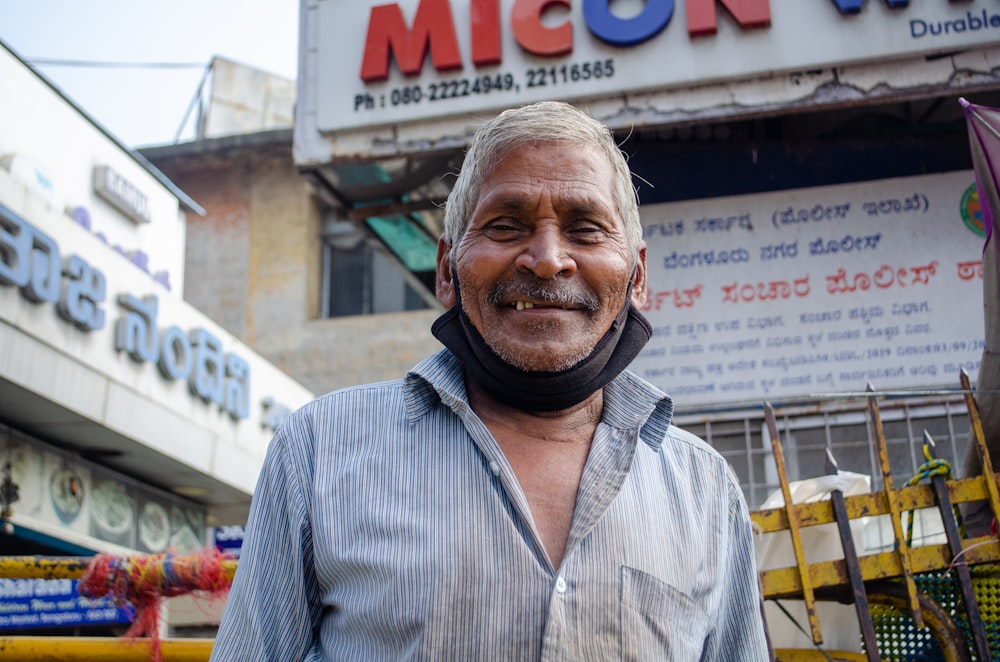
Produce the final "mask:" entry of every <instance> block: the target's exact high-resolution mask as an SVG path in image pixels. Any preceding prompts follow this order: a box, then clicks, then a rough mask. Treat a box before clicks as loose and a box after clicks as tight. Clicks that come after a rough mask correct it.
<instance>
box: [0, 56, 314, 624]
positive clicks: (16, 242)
mask: <svg viewBox="0 0 1000 662" xmlns="http://www.w3.org/2000/svg"><path fill="white" fill-rule="evenodd" d="M0 91H2V93H3V98H4V99H6V101H5V103H4V104H3V108H2V109H0V440H2V444H0V454H2V457H3V462H2V475H0V501H2V502H3V503H2V513H0V518H2V525H3V528H2V532H0V550H2V553H4V554H80V555H89V554H93V553H95V552H112V553H120V554H127V553H135V552H145V553H157V552H164V551H167V550H170V551H174V552H179V553H182V552H193V551H200V550H201V549H203V548H204V547H205V546H207V545H209V544H211V536H210V532H211V530H212V529H213V528H215V527H219V526H224V525H241V524H243V522H244V521H245V518H246V514H247V511H248V508H249V502H250V495H251V493H252V491H253V488H254V485H255V483H256V476H257V473H258V471H259V468H260V465H261V463H262V461H263V456H264V452H265V450H266V447H267V443H268V441H269V440H270V437H271V435H272V433H273V430H274V427H275V426H276V425H277V424H278V422H279V421H280V420H281V418H282V417H283V416H284V415H286V414H287V412H288V411H290V410H291V409H292V408H295V407H298V406H300V405H301V404H303V403H305V402H307V401H308V400H309V399H311V398H312V397H313V393H312V392H311V391H309V390H308V389H306V388H305V387H304V386H302V385H301V384H299V383H298V382H296V381H295V380H293V379H292V378H291V377H289V376H287V375H286V374H285V373H283V372H281V371H280V370H278V369H277V368H276V367H275V366H274V365H273V364H271V363H269V362H268V361H266V360H265V359H263V358H262V357H261V356H260V355H259V354H257V353H255V352H254V351H253V350H252V349H251V348H250V347H249V346H248V345H246V344H245V343H242V342H241V341H240V340H239V339H238V338H237V337H236V336H234V335H233V334H231V333H229V332H227V331H226V330H225V329H224V328H223V327H222V326H220V325H219V324H217V323H216V322H214V321H213V320H212V319H210V318H209V317H208V316H206V315H205V314H204V313H203V312H201V311H199V310H198V309H197V308H196V307H194V306H192V305H191V304H190V303H188V302H186V301H184V300H183V298H182V297H181V293H182V292H183V290H184V288H185V281H186V279H187V276H186V273H185V266H184V250H185V218H186V217H188V216H193V217H197V216H198V215H199V214H202V213H204V211H203V209H202V208H201V207H200V205H198V204H197V203H196V202H195V201H194V200H193V199H192V198H190V197H189V196H188V195H187V194H186V193H184V192H183V191H182V190H181V189H179V188H178V187H177V186H176V185H174V184H173V183H172V182H170V181H169V180H168V179H167V178H166V177H165V176H164V175H163V174H162V173H160V172H159V171H158V170H156V169H155V168H154V167H153V166H152V165H151V164H149V162H148V161H146V160H145V159H144V158H143V157H141V156H140V155H139V154H137V153H135V152H132V151H130V150H128V149H126V148H125V147H124V146H123V145H121V144H120V143H119V142H118V141H117V140H116V139H115V138H114V137H113V136H111V135H110V134H109V133H108V132H106V131H105V130H104V129H103V128H102V127H100V126H99V125H97V124H96V123H95V122H94V121H93V120H92V119H90V118H89V117H88V116H87V115H86V114H85V113H83V112H82V111H81V110H80V109H79V108H77V107H76V106H75V105H74V104H73V103H72V101H71V100H69V99H68V98H66V97H64V96H63V95H62V94H61V93H60V92H59V90H58V89H57V88H55V87H54V86H52V85H51V84H50V83H49V82H48V81H47V80H46V79H45V78H44V77H42V76H40V75H38V74H37V73H36V72H34V71H33V70H31V69H30V68H29V67H28V66H27V65H26V64H25V63H24V61H23V60H21V58H20V57H19V56H17V55H16V54H15V53H13V52H12V51H10V50H8V49H7V48H6V47H5V46H4V45H3V44H0ZM0 584H2V586H0V593H2V603H3V610H2V613H0V630H3V631H11V630H30V631H32V632H39V631H42V632H44V631H49V632H63V633H65V632H68V631H81V630H83V631H87V632H93V631H94V628H95V627H98V628H99V627H102V626H110V625H112V624H114V623H120V622H122V621H121V619H122V615H121V614H119V613H117V611H118V610H116V609H110V610H109V609H108V608H107V605H96V606H95V605H93V604H90V603H85V601H83V602H81V601H78V598H77V597H75V595H76V594H75V587H73V586H71V585H70V583H69V582H62V583H58V585H57V586H53V585H52V584H47V583H45V582H33V581H30V580H0ZM202 620H204V615H202Z"/></svg>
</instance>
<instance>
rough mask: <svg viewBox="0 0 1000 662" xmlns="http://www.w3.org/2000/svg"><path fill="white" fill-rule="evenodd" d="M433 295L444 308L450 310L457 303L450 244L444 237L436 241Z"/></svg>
mask: <svg viewBox="0 0 1000 662" xmlns="http://www.w3.org/2000/svg"><path fill="white" fill-rule="evenodd" d="M434 294H435V295H437V300H438V301H440V302H441V305H442V306H444V307H445V308H451V307H452V306H454V305H455V302H456V301H457V299H456V297H455V281H454V279H453V278H452V274H451V243H450V242H448V240H447V239H445V238H444V237H441V238H440V239H438V252H437V271H436V273H435V278H434Z"/></svg>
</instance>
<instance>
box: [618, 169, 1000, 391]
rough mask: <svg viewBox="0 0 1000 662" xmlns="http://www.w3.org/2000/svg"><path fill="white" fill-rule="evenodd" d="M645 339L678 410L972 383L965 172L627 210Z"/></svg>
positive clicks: (977, 275) (655, 374)
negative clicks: (637, 220) (640, 251)
mask: <svg viewBox="0 0 1000 662" xmlns="http://www.w3.org/2000/svg"><path fill="white" fill-rule="evenodd" d="M640 215H641V217H642V222H643V231H644V235H645V240H646V243H647V264H648V280H649V290H648V299H647V301H646V304H645V308H644V311H643V312H644V314H645V315H646V316H647V317H648V318H649V320H650V322H651V323H652V326H653V337H652V340H651V341H650V343H649V344H648V345H647V346H646V348H645V349H644V350H643V351H642V353H641V354H640V355H639V357H638V358H637V359H636V360H635V362H634V363H633V364H632V368H633V369H634V370H635V371H637V372H638V373H639V374H640V375H641V376H643V377H645V378H646V379H648V380H650V381H652V382H653V383H655V384H657V385H658V386H660V387H661V388H663V389H664V390H665V391H667V392H669V393H670V394H671V395H672V396H674V398H675V400H677V401H678V403H683V406H684V407H685V408H690V406H691V405H699V404H700V405H709V404H711V405H719V404H723V403H734V402H739V401H747V402H756V403H759V402H760V401H761V399H770V400H780V399H783V398H784V399H795V398H802V397H806V396H817V395H818V396H823V395H831V394H836V393H840V394H843V393H850V392H862V391H864V390H865V388H866V387H867V385H868V384H869V383H870V384H872V385H873V386H874V387H875V388H877V389H879V390H892V389H904V388H905V389H912V388H915V387H951V388H956V387H957V386H958V383H959V371H960V370H962V369H965V370H967V371H968V372H969V373H970V374H971V376H972V377H973V379H975V376H976V374H977V372H978V369H979V364H980V359H981V356H982V350H983V346H984V327H983V306H982V289H983V283H982V279H983V262H982V246H983V236H984V233H983V226H982V218H981V215H980V213H979V201H978V196H977V194H976V189H975V179H974V176H973V173H972V171H971V170H969V171H959V172H950V173H944V174H935V175H924V176H919V177H907V178H899V179H889V180H880V181H870V182H858V183H853V184H844V185H836V186H824V187H818V188H805V189H798V190H790V191H778V192H773V193H763V194H756V195H745V196H736V197H728V198H717V199H707V200H697V201H689V202H678V203H669V204H658V205H648V206H643V207H642V208H641V209H640Z"/></svg>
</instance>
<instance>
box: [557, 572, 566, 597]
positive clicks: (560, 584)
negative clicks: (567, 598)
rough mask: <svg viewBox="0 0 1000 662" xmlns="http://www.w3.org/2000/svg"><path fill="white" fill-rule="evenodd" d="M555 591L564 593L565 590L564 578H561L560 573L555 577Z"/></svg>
mask: <svg viewBox="0 0 1000 662" xmlns="http://www.w3.org/2000/svg"><path fill="white" fill-rule="evenodd" d="M556 592H557V593H565V592H566V580H565V579H563V578H562V575H560V576H559V578H558V579H556Z"/></svg>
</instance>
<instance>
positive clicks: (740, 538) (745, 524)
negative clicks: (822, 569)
mask: <svg viewBox="0 0 1000 662" xmlns="http://www.w3.org/2000/svg"><path fill="white" fill-rule="evenodd" d="M727 469H728V467H727ZM727 473H729V480H728V481H727V483H728V490H729V531H728V533H729V545H728V546H727V547H726V549H727V550H728V555H727V558H726V559H725V560H724V563H723V572H724V573H725V574H724V577H725V578H726V583H727V584H728V585H727V586H726V589H725V590H724V591H723V593H722V602H721V604H720V608H719V621H718V624H717V627H716V630H715V633H714V635H713V636H712V637H711V638H710V640H709V643H708V646H707V647H706V650H705V654H704V655H703V656H702V659H703V660H719V661H720V662H722V661H725V662H743V661H745V662H751V661H752V662H757V661H765V660H769V659H770V652H769V651H768V645H767V636H766V635H765V633H764V616H763V609H762V607H763V605H762V603H761V594H760V578H759V576H758V574H757V562H756V558H755V556H754V547H753V524H752V523H751V521H750V513H749V511H748V509H747V506H746V502H745V501H744V499H743V493H742V492H741V491H740V488H739V484H738V483H737V482H736V478H735V476H734V475H733V474H732V470H731V469H729V470H728V472H727Z"/></svg>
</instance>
